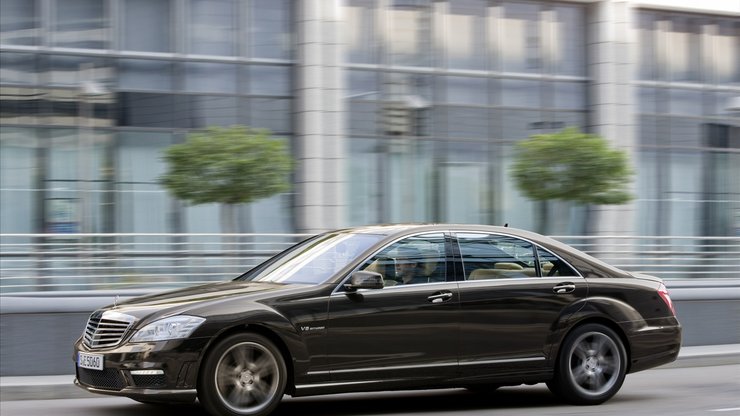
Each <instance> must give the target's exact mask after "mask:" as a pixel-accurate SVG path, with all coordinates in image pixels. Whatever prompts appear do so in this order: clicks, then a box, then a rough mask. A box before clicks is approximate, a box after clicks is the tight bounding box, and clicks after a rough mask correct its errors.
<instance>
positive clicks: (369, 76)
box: [345, 70, 380, 100]
mask: <svg viewBox="0 0 740 416" xmlns="http://www.w3.org/2000/svg"><path fill="white" fill-rule="evenodd" d="M345 72H346V74H347V87H348V89H349V94H348V97H347V98H349V99H353V100H377V99H378V93H379V92H380V86H379V85H378V74H377V73H376V72H374V71H356V70H347V71H345Z"/></svg>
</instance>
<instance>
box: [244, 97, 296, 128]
mask: <svg viewBox="0 0 740 416" xmlns="http://www.w3.org/2000/svg"><path fill="white" fill-rule="evenodd" d="M249 114H250V115H249V125H250V126H252V127H256V128H264V129H268V130H270V131H272V132H273V133H289V132H291V131H292V127H291V119H292V114H291V100H289V99H284V98H251V99H249Z"/></svg>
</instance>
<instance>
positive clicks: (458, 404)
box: [0, 363, 740, 416]
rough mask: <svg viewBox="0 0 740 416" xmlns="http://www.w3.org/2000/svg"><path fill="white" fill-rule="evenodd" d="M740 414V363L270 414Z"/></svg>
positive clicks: (354, 401)
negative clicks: (617, 385) (577, 399)
mask: <svg viewBox="0 0 740 416" xmlns="http://www.w3.org/2000/svg"><path fill="white" fill-rule="evenodd" d="M173 412H176V413H177V414H178V416H207V415H206V413H205V412H204V411H203V410H202V408H201V407H200V406H198V405H197V404H194V405H192V406H178V407H176V408H173V407H171V406H170V407H167V406H162V407H160V406H150V405H144V404H139V403H137V402H134V401H132V400H129V399H124V398H116V397H112V398H107V397H106V398H97V397H91V398H89V399H87V398H83V399H66V400H35V401H4V402H0V415H2V416H37V415H38V416H47V415H49V414H53V415H54V416H79V415H90V416H129V415H137V416H170V415H172V414H173ZM492 414H498V415H507V416H508V415H514V416H516V415H528V416H529V415H593V414H599V415H620V416H622V415H629V416H636V415H671V416H677V415H687V416H689V415H690V416H697V415H699V416H700V415H709V416H711V415H718V416H721V415H740V363H738V364H737V365H726V366H713V367H693V368H667V369H655V370H649V371H645V372H641V373H637V374H633V375H629V376H627V380H626V381H625V384H624V386H623V387H622V390H621V391H620V392H619V393H618V394H617V396H615V397H614V398H613V399H612V400H610V401H608V402H607V403H605V404H602V405H600V406H596V407H579V406H568V405H564V404H561V403H559V402H558V401H557V399H556V398H555V397H554V396H553V395H551V394H550V392H549V391H548V390H547V388H546V387H545V386H544V384H540V385H537V386H521V387H507V388H502V389H500V390H498V391H496V392H495V393H493V394H473V393H469V392H468V391H466V390H462V389H448V390H436V391H435V390H429V391H402V392H384V393H363V394H340V395H331V396H317V397H306V398H295V399H294V398H289V397H286V398H285V399H284V400H283V403H282V404H281V406H280V407H279V408H278V410H277V411H276V413H275V415H279V416H288V415H302V416H319V415H321V416H349V415H363V416H369V415H384V416H390V415H393V416H397V415H414V416H419V415H436V416H447V415H470V416H472V415H492Z"/></svg>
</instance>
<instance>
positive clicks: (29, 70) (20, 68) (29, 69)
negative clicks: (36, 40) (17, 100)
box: [0, 52, 39, 85]
mask: <svg viewBox="0 0 740 416" xmlns="http://www.w3.org/2000/svg"><path fill="white" fill-rule="evenodd" d="M0 82H2V83H3V84H21V85H34V84H38V82H39V80H38V70H37V69H36V56H34V55H32V54H29V53H12V52H0Z"/></svg>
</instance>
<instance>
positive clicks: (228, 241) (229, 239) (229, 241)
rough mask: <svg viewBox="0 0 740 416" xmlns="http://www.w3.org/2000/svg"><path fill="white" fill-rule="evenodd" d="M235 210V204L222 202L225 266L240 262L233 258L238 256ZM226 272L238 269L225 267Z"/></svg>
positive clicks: (222, 239) (222, 241) (222, 242)
mask: <svg viewBox="0 0 740 416" xmlns="http://www.w3.org/2000/svg"><path fill="white" fill-rule="evenodd" d="M234 213H235V210H234V205H233V204H224V203H222V204H221V234H222V236H221V244H222V247H223V250H222V252H223V254H224V261H223V264H224V266H233V265H235V264H237V263H238V262H236V261H234V260H231V259H233V258H234V257H236V249H237V247H236V238H235V237H234V236H233V235H226V234H234V233H235V232H236V227H235V224H236V221H235V216H234ZM224 272H226V273H232V272H236V270H231V269H230V268H229V269H224Z"/></svg>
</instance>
